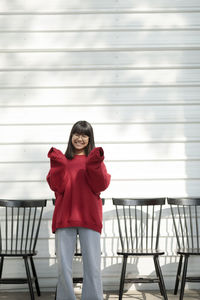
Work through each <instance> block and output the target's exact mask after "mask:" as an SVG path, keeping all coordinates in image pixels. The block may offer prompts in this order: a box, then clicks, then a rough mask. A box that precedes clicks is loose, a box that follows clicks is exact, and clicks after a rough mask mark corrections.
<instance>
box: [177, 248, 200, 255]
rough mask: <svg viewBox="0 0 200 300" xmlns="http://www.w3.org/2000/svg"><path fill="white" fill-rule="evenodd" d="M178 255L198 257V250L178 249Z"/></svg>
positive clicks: (199, 249)
mask: <svg viewBox="0 0 200 300" xmlns="http://www.w3.org/2000/svg"><path fill="white" fill-rule="evenodd" d="M177 253H178V254H188V255H200V248H179V249H177Z"/></svg>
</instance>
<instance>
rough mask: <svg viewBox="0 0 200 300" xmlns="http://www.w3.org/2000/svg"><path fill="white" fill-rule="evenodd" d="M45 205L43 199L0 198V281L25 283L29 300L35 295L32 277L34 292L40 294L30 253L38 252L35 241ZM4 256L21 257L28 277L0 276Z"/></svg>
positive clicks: (33, 254) (32, 254) (4, 282)
mask: <svg viewBox="0 0 200 300" xmlns="http://www.w3.org/2000/svg"><path fill="white" fill-rule="evenodd" d="M44 206H46V200H6V199H0V215H1V222H0V224H1V227H0V258H1V261H0V283H1V284H22V283H28V286H29V291H30V296H31V300H34V299H35V297H34V291H33V285H32V281H34V283H35V287H36V291H37V294H38V296H40V288H39V283H38V278H37V273H36V269H35V265H34V261H33V256H35V255H36V254H37V251H36V244H37V239H38V234H39V230H40V223H41V218H42V213H43V208H44ZM6 257H7V258H11V257H15V258H23V260H24V263H25V270H26V276H27V277H26V278H17V277H16V278H2V273H3V266H4V259H5V258H6ZM29 261H30V264H31V270H32V274H31V271H30V267H29Z"/></svg>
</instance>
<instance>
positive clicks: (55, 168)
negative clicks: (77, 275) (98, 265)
mask: <svg viewBox="0 0 200 300" xmlns="http://www.w3.org/2000/svg"><path fill="white" fill-rule="evenodd" d="M48 157H49V158H50V163H51V168H50V171H49V173H48V175H47V181H48V183H49V186H50V188H51V189H52V190H53V191H54V192H55V196H56V202H55V209H54V214H53V221H52V231H53V232H55V231H56V229H57V228H65V227H86V228H90V229H93V230H95V231H98V232H100V233H101V230H102V201H101V199H100V192H102V191H104V190H105V189H106V188H107V187H108V185H109V183H110V175H109V174H108V173H107V170H106V167H105V165H104V163H103V160H104V152H103V149H102V148H101V147H98V148H94V149H93V150H92V151H91V152H90V154H89V155H88V157H86V156H85V155H75V156H74V158H73V159H72V160H69V159H67V158H66V157H65V155H64V154H63V153H62V152H61V151H60V150H58V149H56V148H51V149H50V151H49V153H48Z"/></svg>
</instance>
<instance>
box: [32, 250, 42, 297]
mask: <svg viewBox="0 0 200 300" xmlns="http://www.w3.org/2000/svg"><path fill="white" fill-rule="evenodd" d="M30 261H31V268H32V272H33V276H34V279H35V287H36V291H37V295H38V296H40V295H41V292H40V286H39V282H38V277H37V273H36V269H35V264H34V261H33V257H32V256H30Z"/></svg>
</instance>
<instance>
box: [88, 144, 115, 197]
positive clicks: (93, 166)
mask: <svg viewBox="0 0 200 300" xmlns="http://www.w3.org/2000/svg"><path fill="white" fill-rule="evenodd" d="M103 160H104V151H103V149H102V148H101V147H97V148H94V149H93V150H92V151H91V152H90V154H89V155H88V157H87V160H86V178H87V181H88V183H89V185H90V187H91V189H92V190H93V192H95V193H100V192H102V191H104V190H105V189H106V188H107V187H108V186H109V183H110V178H111V176H110V174H108V173H107V169H106V166H105V164H104V162H103Z"/></svg>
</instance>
